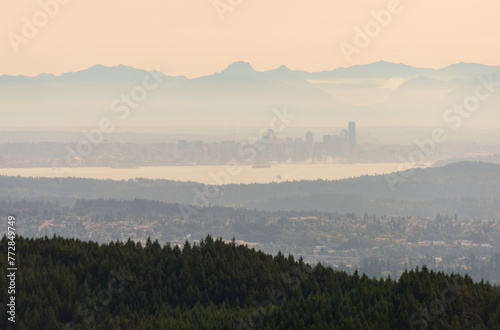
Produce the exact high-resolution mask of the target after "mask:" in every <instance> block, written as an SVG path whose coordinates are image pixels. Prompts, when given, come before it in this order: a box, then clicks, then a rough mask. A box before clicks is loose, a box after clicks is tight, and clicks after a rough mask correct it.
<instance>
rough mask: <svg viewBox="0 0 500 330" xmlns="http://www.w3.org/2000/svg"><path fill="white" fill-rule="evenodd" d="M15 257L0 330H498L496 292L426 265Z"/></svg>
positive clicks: (53, 245) (89, 251)
mask: <svg viewBox="0 0 500 330" xmlns="http://www.w3.org/2000/svg"><path fill="white" fill-rule="evenodd" d="M8 241H9V240H8V239H7V237H6V236H4V237H3V239H2V240H1V242H0V251H2V252H1V253H0V262H1V267H0V282H1V283H0V287H2V291H1V292H2V294H1V296H0V297H1V298H0V300H1V304H2V305H4V304H6V299H8V298H7V297H8V296H7V292H6V291H5V290H4V289H3V288H6V287H8V283H7V281H8V278H7V276H6V275H7V274H6V268H7V267H6V259H7V257H6V254H5V252H4V251H7V244H8ZM16 258H17V264H18V265H19V266H18V271H17V278H16V281H17V283H16V306H17V311H16V312H17V315H16V320H17V322H16V326H15V327H14V326H12V324H11V322H9V321H7V316H8V315H7V314H5V313H2V314H1V315H0V327H1V328H4V329H11V328H12V329H13V328H18V329H51V330H52V329H58V328H61V329H63V328H65V329H75V328H78V329H194V328H199V329H253V328H261V329H333V328H338V329H426V328H427V329H500V288H498V287H494V286H491V285H490V284H489V283H485V282H482V281H481V282H479V283H474V282H473V281H472V279H471V278H470V277H469V276H468V275H465V276H462V275H457V274H448V275H445V274H444V273H441V272H433V271H431V270H429V269H427V267H423V268H421V269H418V268H416V269H415V270H409V271H405V272H404V273H403V274H402V275H401V277H400V278H399V279H398V280H394V279H391V278H390V277H389V278H386V279H375V278H369V277H368V276H366V275H360V274H358V272H355V273H354V274H353V275H349V274H347V273H346V272H343V271H336V270H333V269H331V268H327V267H324V266H322V265H319V264H318V265H315V266H310V265H308V264H305V263H304V262H303V260H302V259H299V260H295V259H294V257H293V256H291V255H289V256H285V255H283V254H281V253H278V254H277V255H276V256H274V257H273V256H271V255H268V254H265V253H263V252H260V251H256V250H254V249H249V248H248V247H247V246H244V245H238V244H236V243H235V241H234V240H233V241H232V242H224V241H222V239H213V238H212V237H210V236H207V237H206V238H205V239H203V240H201V241H200V242H199V243H196V244H195V243H189V242H186V243H185V244H184V246H183V247H182V248H180V247H179V246H177V245H175V246H172V245H170V244H166V245H164V246H162V245H160V244H159V243H158V241H152V240H150V239H148V240H147V242H146V243H145V245H144V246H143V245H141V244H140V243H134V242H133V241H130V240H129V241H127V242H119V241H115V242H110V243H105V244H101V245H100V244H98V243H95V242H92V241H88V242H86V241H80V240H75V239H67V238H62V237H57V236H54V237H53V238H48V237H44V238H35V239H33V238H31V239H27V238H23V237H17V238H16Z"/></svg>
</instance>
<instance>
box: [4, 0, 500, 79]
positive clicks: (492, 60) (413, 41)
mask: <svg viewBox="0 0 500 330" xmlns="http://www.w3.org/2000/svg"><path fill="white" fill-rule="evenodd" d="M56 1H57V0H41V1H39V0H23V1H18V0H3V1H2V2H1V4H0V21H1V22H2V24H1V27H0V35H1V36H2V38H1V41H0V74H13V75H14V74H25V75H36V74H39V73H42V72H50V73H55V74H60V73H61V72H67V71H77V70H81V69H85V68H88V67H90V66H92V65H94V64H97V63H99V64H103V65H106V66H112V65H118V64H125V65H130V66H134V67H137V68H146V67H148V66H149V67H155V66H159V68H160V70H161V71H163V72H165V73H168V74H179V75H181V74H182V75H186V76H188V77H196V76H201V75H206V74H211V73H213V72H216V71H220V70H221V69H223V68H225V67H226V66H227V65H228V64H229V63H231V62H234V61H238V60H245V61H248V62H250V63H251V64H252V65H253V66H254V68H255V69H256V70H267V69H273V68H276V67H278V66H279V65H282V64H285V65H287V66H289V67H290V68H292V69H301V70H308V71H320V70H330V69H333V68H336V67H339V66H350V65H355V64H364V63H370V62H375V61H379V60H386V61H391V62H403V63H406V64H410V65H414V66H421V67H433V68H439V67H444V66H447V65H449V64H452V63H457V62H460V61H463V62H480V63H484V64H490V65H499V64H500V33H499V32H498V31H500V20H499V19H498V15H499V13H500V1H498V0H482V1H470V0H467V1H465V0H453V1H452V0H413V1H411V0H401V1H387V0H383V1H379V0H372V1H366V0H361V1H345V0H336V1H335V0H309V1H306V0H221V1H213V0H140V1H139V0H135V1H133V0H99V1H98V0H85V1H83V0H59V1H60V2H67V3H66V4H59V2H56ZM398 2H399V5H397V3H398ZM40 3H46V4H47V6H48V7H47V8H48V9H47V10H48V11H49V12H51V14H52V16H53V17H50V16H49V15H47V14H45V13H44V11H43V9H42V8H41V5H40ZM54 3H56V4H59V5H58V6H59V8H55V7H54ZM231 3H232V5H231ZM50 4H51V5H50ZM214 4H218V5H219V8H223V6H226V7H225V9H228V11H225V12H224V13H222V17H223V19H221V15H220V13H218V12H217V10H216V9H215V7H214ZM389 7H390V8H392V11H393V12H394V13H393V14H391V18H390V22H389V23H388V24H386V23H384V25H386V26H382V27H381V28H380V31H376V30H372V31H374V32H373V33H372V35H373V37H371V38H370V39H371V41H370V43H369V45H367V46H366V47H365V46H363V47H358V49H357V52H356V53H352V56H351V61H350V62H349V61H347V59H346V57H345V56H344V55H343V53H342V51H341V48H340V45H341V43H342V42H344V43H346V44H350V45H352V46H355V43H354V37H355V35H356V32H355V28H356V27H359V28H361V29H362V30H364V29H365V27H366V25H367V24H368V26H369V27H372V28H373V29H376V28H377V26H380V24H379V25H376V24H373V22H375V19H374V17H373V16H372V14H371V11H376V12H378V11H380V10H387V9H388V8H389ZM229 9H231V10H229ZM219 10H223V9H219ZM47 18H48V19H47ZM33 23H35V25H34V26H35V29H37V30H38V31H36V30H35V31H34V30H33V28H32V27H33V26H31V29H30V25H31V24H33ZM36 24H38V26H39V27H36ZM346 44H345V45H346ZM13 45H14V46H13ZM15 48H17V50H18V52H16V51H15ZM351 50H352V49H351Z"/></svg>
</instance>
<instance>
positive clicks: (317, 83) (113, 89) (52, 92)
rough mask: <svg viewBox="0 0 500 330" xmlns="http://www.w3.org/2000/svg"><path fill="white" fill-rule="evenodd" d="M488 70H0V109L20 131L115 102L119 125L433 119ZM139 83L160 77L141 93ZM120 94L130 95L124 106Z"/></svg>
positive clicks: (100, 111) (101, 111) (71, 122)
mask: <svg viewBox="0 0 500 330" xmlns="http://www.w3.org/2000/svg"><path fill="white" fill-rule="evenodd" d="M490 74H493V75H494V77H496V78H495V81H500V67H498V66H486V65H482V64H476V63H458V64H454V65H450V66H448V67H445V68H442V69H439V70H436V69H429V68H416V67H412V66H409V65H405V64H400V63H389V62H384V61H381V62H376V63H371V64H367V65H357V66H352V67H347V68H337V69H334V70H331V71H321V72H306V71H300V70H292V69H290V68H288V67H287V66H285V65H282V66H280V67H278V68H276V69H274V70H268V71H256V70H255V69H254V68H253V67H252V66H251V64H250V63H247V62H235V63H232V64H230V65H229V66H228V67H227V68H225V69H224V70H222V71H221V72H216V73H214V74H212V75H208V76H203V77H199V78H191V79H189V78H187V77H184V76H169V75H166V74H164V73H161V72H156V71H151V72H149V71H146V70H142V69H135V68H132V67H129V66H124V65H119V66H114V67H105V66H102V65H95V66H92V67H90V68H88V69H86V70H82V71H78V72H68V73H63V74H61V75H59V76H55V75H52V74H40V75H38V76H35V77H27V76H7V75H3V76H0V108H1V109H2V115H3V117H4V118H5V119H6V120H8V122H9V124H10V125H12V126H13V127H26V128H27V127H35V126H36V127H43V126H54V125H59V126H61V127H64V126H73V127H74V126H88V125H93V123H95V122H98V120H100V119H101V118H102V117H109V118H111V119H113V120H115V121H116V122H117V123H118V122H120V121H121V119H118V114H119V113H117V112H118V111H115V112H113V111H112V108H113V107H115V108H117V107H119V106H127V107H128V108H129V110H130V113H131V115H130V117H129V118H130V120H129V121H127V122H125V121H124V122H123V123H121V122H120V124H121V125H123V126H125V127H130V128H133V127H134V126H149V125H151V126H155V127H158V126H160V127H161V126H165V127H169V126H185V127H203V126H206V125H212V127H220V126H225V125H228V124H229V123H233V124H234V123H235V122H238V123H241V124H242V125H248V126H262V125H263V124H266V123H267V122H268V121H269V120H270V118H271V117H272V115H273V113H272V109H273V108H276V107H282V106H286V107H287V108H288V109H289V112H291V113H294V114H295V115H296V116H297V117H296V120H297V121H298V122H300V125H301V126H311V127H314V126H324V125H325V124H326V125H333V126H335V125H337V126H340V125H344V124H345V122H346V121H350V120H355V121H357V122H359V123H360V124H362V123H363V122H364V123H366V124H371V125H409V124H411V125H435V120H436V118H441V114H442V113H443V112H444V111H445V110H446V109H447V108H448V107H451V106H452V105H453V104H454V103H457V102H463V100H464V99H465V98H466V97H467V96H469V95H474V92H475V88H476V87H477V85H478V84H480V82H479V80H478V77H481V76H482V77H484V78H485V79H486V78H487V77H488V75H490ZM148 76H149V78H146V77H148ZM144 79H148V81H149V82H150V83H152V84H153V83H154V82H155V81H159V80H161V83H160V84H159V85H158V86H157V87H155V88H151V90H148V91H147V92H146V94H145V95H142V94H144V93H142V94H141V93H140V92H141V90H140V89H141V86H142V85H143V82H144ZM152 79H156V80H152ZM150 86H151V85H150ZM134 88H135V89H134ZM499 89H500V88H499ZM134 91H135V93H136V94H133V93H134ZM499 95H500V93H496V92H495V93H492V96H491V97H489V98H488V99H487V100H484V101H481V111H482V113H484V114H483V116H482V118H484V123H483V124H486V127H488V125H491V123H492V122H493V121H492V117H491V116H497V117H496V118H497V119H498V116H499V114H498V111H496V109H498V105H499V104H500V96H499ZM123 97H131V99H132V105H131V104H126V103H125V102H124V101H123ZM116 100H118V103H116ZM415 115H418V116H415ZM410 118H411V121H410ZM477 120H478V119H476V121H477Z"/></svg>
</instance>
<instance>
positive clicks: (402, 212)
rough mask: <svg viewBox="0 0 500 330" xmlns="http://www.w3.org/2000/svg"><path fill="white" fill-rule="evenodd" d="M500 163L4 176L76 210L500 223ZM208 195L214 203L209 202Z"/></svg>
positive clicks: (3, 186)
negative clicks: (110, 202) (328, 177)
mask: <svg viewBox="0 0 500 330" xmlns="http://www.w3.org/2000/svg"><path fill="white" fill-rule="evenodd" d="M499 186H500V165H499V164H489V163H471V162H465V163H456V164H450V165H447V166H445V167H439V168H426V169H416V170H413V171H406V172H400V173H395V174H392V175H378V176H363V177H359V178H353V179H345V180H338V181H323V180H316V181H293V182H282V183H270V184H250V185H232V184H231V185H224V186H220V187H217V188H216V189H218V190H217V191H214V190H213V189H214V187H211V186H206V185H203V184H198V183H193V182H173V181H167V180H147V179H136V180H127V181H112V180H92V179H76V178H67V179H47V178H21V177H6V176H0V199H6V200H21V199H38V200H47V201H54V200H58V201H59V202H62V203H66V205H72V204H73V203H74V202H75V201H76V199H79V198H81V199H96V198H104V199H120V200H130V199H136V198H140V199H150V200H160V201H166V202H171V203H183V204H194V205H198V206H201V205H204V206H205V205H208V204H210V205H222V206H235V205H236V206H241V207H247V208H256V209H262V210H318V211H325V212H341V213H346V212H355V213H358V214H363V213H364V212H365V211H366V212H368V213H376V214H388V215H396V216H408V215H411V216H418V215H420V216H435V215H436V214H437V213H441V214H450V215H453V214H455V213H457V214H458V215H459V216H463V217H479V218H499V217H500V207H499V205H500V189H498V187H499ZM207 196H208V197H207Z"/></svg>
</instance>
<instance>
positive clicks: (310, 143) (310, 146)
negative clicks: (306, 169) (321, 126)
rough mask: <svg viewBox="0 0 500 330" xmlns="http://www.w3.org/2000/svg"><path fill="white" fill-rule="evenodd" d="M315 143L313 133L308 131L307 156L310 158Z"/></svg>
mask: <svg viewBox="0 0 500 330" xmlns="http://www.w3.org/2000/svg"><path fill="white" fill-rule="evenodd" d="M313 144H314V140H313V134H312V133H311V131H307V133H306V157H307V158H310V157H311V155H312V150H313Z"/></svg>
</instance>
